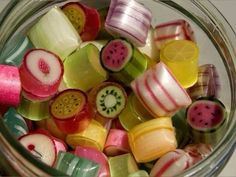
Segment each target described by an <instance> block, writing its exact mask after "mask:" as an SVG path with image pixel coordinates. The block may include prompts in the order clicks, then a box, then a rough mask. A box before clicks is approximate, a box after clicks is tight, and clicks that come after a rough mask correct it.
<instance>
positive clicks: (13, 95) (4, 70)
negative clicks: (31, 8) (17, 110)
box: [0, 65, 21, 106]
mask: <svg viewBox="0 0 236 177" xmlns="http://www.w3.org/2000/svg"><path fill="white" fill-rule="evenodd" d="M0 78H1V79H0V85H1V87H0V104H2V105H8V106H17V105H18V104H19V102H20V93H21V82H20V76H19V70H18V68H17V67H15V66H7V65H0Z"/></svg>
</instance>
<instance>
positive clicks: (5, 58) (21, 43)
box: [0, 37, 33, 66]
mask: <svg viewBox="0 0 236 177" xmlns="http://www.w3.org/2000/svg"><path fill="white" fill-rule="evenodd" d="M32 48H33V44H32V43H31V42H30V40H29V39H28V38H27V37H20V38H14V39H12V40H10V41H9V42H8V43H7V45H6V47H5V49H4V50H3V53H2V54H1V56H0V62H1V63H4V64H7V65H14V66H19V65H20V64H21V62H22V60H23V57H24V55H25V53H26V52H27V51H28V50H29V49H32Z"/></svg>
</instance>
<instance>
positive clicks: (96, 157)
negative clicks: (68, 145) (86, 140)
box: [74, 146, 110, 177]
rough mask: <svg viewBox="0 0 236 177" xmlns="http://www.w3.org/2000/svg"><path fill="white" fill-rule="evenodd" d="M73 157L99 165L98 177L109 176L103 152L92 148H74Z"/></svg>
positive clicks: (106, 160)
mask: <svg viewBox="0 0 236 177" xmlns="http://www.w3.org/2000/svg"><path fill="white" fill-rule="evenodd" d="M74 154H75V155H77V156H79V157H82V158H85V159H88V160H92V161H94V162H96V163H98V164H99V165H100V169H99V172H98V177H108V176H110V169H109V165H108V159H107V157H106V155H105V154H103V152H101V151H98V150H96V149H94V148H90V147H83V146H77V147H76V148H75V152H74Z"/></svg>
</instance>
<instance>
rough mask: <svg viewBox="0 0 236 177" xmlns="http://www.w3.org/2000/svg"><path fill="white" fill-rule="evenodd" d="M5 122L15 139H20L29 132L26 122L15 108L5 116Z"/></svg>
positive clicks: (10, 109) (9, 110)
mask: <svg viewBox="0 0 236 177" xmlns="http://www.w3.org/2000/svg"><path fill="white" fill-rule="evenodd" d="M3 121H4V123H5V125H6V126H7V127H8V128H9V130H10V132H11V133H12V134H13V136H14V137H15V138H19V137H20V136H22V135H25V134H27V133H28V132H29V130H28V126H27V124H26V122H25V120H24V119H23V117H22V116H21V115H19V114H18V113H17V112H16V110H15V108H9V109H8V111H7V112H6V113H5V114H4V116H3Z"/></svg>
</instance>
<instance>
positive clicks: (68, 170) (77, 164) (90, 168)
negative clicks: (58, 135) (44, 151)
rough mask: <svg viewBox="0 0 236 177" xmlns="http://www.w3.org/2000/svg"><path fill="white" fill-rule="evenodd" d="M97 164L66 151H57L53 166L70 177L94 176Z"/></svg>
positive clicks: (97, 168) (96, 172)
mask: <svg viewBox="0 0 236 177" xmlns="http://www.w3.org/2000/svg"><path fill="white" fill-rule="evenodd" d="M99 167H100V166H99V164H97V163H95V162H93V161H90V160H88V159H84V158H81V157H78V156H75V155H74V154H71V153H68V152H62V151H60V152H59V155H58V158H57V161H56V165H55V168H56V169H57V170H59V171H61V172H63V173H65V174H67V175H69V176H71V177H96V176H97V175H98V171H99Z"/></svg>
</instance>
